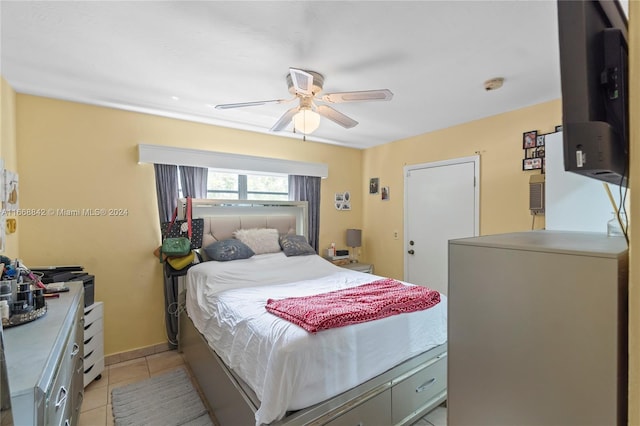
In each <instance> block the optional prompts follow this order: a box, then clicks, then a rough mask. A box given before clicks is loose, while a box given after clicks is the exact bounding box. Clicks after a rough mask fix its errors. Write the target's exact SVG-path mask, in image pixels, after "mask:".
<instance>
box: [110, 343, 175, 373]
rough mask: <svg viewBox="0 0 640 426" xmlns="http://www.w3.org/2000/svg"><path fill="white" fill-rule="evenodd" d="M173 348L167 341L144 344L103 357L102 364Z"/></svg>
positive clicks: (114, 362)
mask: <svg viewBox="0 0 640 426" xmlns="http://www.w3.org/2000/svg"><path fill="white" fill-rule="evenodd" d="M171 349H173V348H172V347H171V346H170V345H169V343H168V342H167V343H160V344H157V345H152V346H146V347H144V348H138V349H134V350H131V351H126V352H120V353H117V354H111V355H107V356H105V357H104V365H105V367H106V366H109V365H112V364H118V363H120V362H124V361H130V360H132V359H136V358H143V357H145V356H149V355H153V354H159V353H161V352H166V351H169V350H171Z"/></svg>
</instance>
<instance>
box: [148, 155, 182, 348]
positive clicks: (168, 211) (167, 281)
mask: <svg viewBox="0 0 640 426" xmlns="http://www.w3.org/2000/svg"><path fill="white" fill-rule="evenodd" d="M153 167H154V170H155V172H156V194H157V195H158V214H159V215H160V222H169V221H170V220H171V217H172V216H173V211H174V210H175V208H176V206H177V205H178V167H177V166H176V165H171V164H154V165H153ZM163 269H164V271H165V273H164V280H163V281H164V286H163V287H164V301H165V327H166V330H167V340H168V341H169V345H170V346H171V347H172V348H176V347H177V345H178V342H177V335H178V317H177V315H175V314H174V313H172V312H170V307H171V306H175V303H176V302H177V296H176V294H177V291H176V288H177V287H176V286H175V285H174V283H175V282H176V280H174V279H173V278H172V277H171V276H170V275H169V274H168V273H167V271H168V266H167V264H166V263H165V265H164V268H163Z"/></svg>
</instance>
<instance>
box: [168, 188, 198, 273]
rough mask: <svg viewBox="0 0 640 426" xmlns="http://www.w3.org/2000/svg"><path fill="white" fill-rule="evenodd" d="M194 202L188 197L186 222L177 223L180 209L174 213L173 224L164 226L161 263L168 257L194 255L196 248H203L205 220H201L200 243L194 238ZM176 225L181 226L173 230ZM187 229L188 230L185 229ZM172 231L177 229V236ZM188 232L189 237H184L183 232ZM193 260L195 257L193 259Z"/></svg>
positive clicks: (169, 223)
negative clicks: (193, 251)
mask: <svg viewBox="0 0 640 426" xmlns="http://www.w3.org/2000/svg"><path fill="white" fill-rule="evenodd" d="M191 203H192V201H191V197H187V214H186V220H180V221H176V217H177V216H178V207H176V208H175V210H174V211H173V217H172V219H171V222H168V223H167V225H166V226H162V225H164V224H161V227H160V228H161V230H162V236H163V240H162V245H161V246H160V250H159V253H158V258H159V259H160V263H162V262H163V261H164V260H166V258H167V257H169V258H170V257H183V256H187V255H189V254H190V253H192V250H193V249H195V248H200V247H202V233H203V230H204V219H200V220H199V225H200V226H199V241H198V236H197V235H196V237H195V238H194V232H193V231H194V229H193V222H194V221H193V220H192V218H191V216H192V204H191ZM174 224H179V226H177V227H176V228H173V225H174ZM185 228H186V229H185ZM172 229H177V234H176V233H172ZM185 231H186V232H187V237H185V236H182V235H181V234H182V233H183V232H185ZM191 260H193V257H192V258H191Z"/></svg>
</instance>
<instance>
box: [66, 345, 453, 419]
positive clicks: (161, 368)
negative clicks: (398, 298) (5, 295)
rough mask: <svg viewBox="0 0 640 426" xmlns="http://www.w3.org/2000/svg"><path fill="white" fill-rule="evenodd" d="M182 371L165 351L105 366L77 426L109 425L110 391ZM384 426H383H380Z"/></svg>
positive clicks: (443, 412)
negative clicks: (160, 375) (167, 373)
mask: <svg viewBox="0 0 640 426" xmlns="http://www.w3.org/2000/svg"><path fill="white" fill-rule="evenodd" d="M178 368H183V369H185V371H187V372H188V369H187V368H186V366H185V365H184V360H183V359H182V355H180V354H179V353H178V352H176V351H166V352H161V353H158V354H154V355H149V356H146V357H142V358H137V359H133V360H130V361H125V362H121V363H118V364H113V365H110V366H107V367H105V370H104V371H103V372H102V378H101V379H100V380H94V381H93V382H92V383H90V384H89V386H87V387H86V388H85V390H84V400H83V402H82V409H81V412H80V420H79V423H78V425H79V426H113V424H114V423H113V414H112V411H111V391H112V390H113V389H114V388H116V387H119V386H124V385H128V384H130V383H134V382H138V381H140V380H144V379H148V378H149V377H153V376H157V375H159V374H163V373H166V372H168V371H171V370H175V369H178ZM446 425H447V409H446V408H445V407H444V406H439V407H438V408H436V409H435V410H433V411H431V412H430V413H429V414H427V415H426V416H424V417H423V418H422V419H420V420H419V421H418V422H416V423H414V424H413V426H446ZM157 426H160V425H157ZM380 426H384V425H380Z"/></svg>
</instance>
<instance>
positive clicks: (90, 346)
mask: <svg viewBox="0 0 640 426" xmlns="http://www.w3.org/2000/svg"><path fill="white" fill-rule="evenodd" d="M103 356H104V334H103V332H102V331H100V332H98V334H96V335H95V336H93V337H90V338H88V339H87V340H85V341H84V365H85V366H86V367H88V366H90V365H92V364H93V362H94V360H96V359H98V358H100V357H103Z"/></svg>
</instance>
